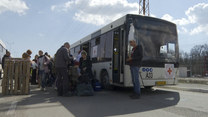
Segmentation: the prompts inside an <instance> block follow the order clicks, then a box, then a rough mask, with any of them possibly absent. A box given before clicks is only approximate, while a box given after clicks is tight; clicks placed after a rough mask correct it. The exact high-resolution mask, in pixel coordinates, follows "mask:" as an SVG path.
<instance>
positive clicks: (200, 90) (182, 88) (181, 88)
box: [157, 86, 208, 93]
mask: <svg viewBox="0 0 208 117" xmlns="http://www.w3.org/2000/svg"><path fill="white" fill-rule="evenodd" d="M157 88H161V89H172V90H180V91H189V92H197V93H208V90H204V89H189V88H184V87H173V86H172V87H171V86H163V87H157Z"/></svg>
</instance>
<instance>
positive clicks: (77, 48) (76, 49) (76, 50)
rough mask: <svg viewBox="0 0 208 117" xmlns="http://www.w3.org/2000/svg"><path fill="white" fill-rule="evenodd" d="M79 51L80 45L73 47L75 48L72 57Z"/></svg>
mask: <svg viewBox="0 0 208 117" xmlns="http://www.w3.org/2000/svg"><path fill="white" fill-rule="evenodd" d="M79 51H80V46H77V47H75V49H74V57H76V56H77V55H78V53H79Z"/></svg>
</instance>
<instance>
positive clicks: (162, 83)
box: [155, 81, 166, 86]
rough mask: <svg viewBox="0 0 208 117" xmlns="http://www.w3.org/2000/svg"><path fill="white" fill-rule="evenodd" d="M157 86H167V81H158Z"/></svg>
mask: <svg viewBox="0 0 208 117" xmlns="http://www.w3.org/2000/svg"><path fill="white" fill-rule="evenodd" d="M155 83H156V85H157V86H162V85H166V81H158V82H155Z"/></svg>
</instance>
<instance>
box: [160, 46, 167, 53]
mask: <svg viewBox="0 0 208 117" xmlns="http://www.w3.org/2000/svg"><path fill="white" fill-rule="evenodd" d="M167 52H168V48H167V45H163V46H160V54H166V53H167Z"/></svg>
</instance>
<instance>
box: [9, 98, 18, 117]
mask: <svg viewBox="0 0 208 117" xmlns="http://www.w3.org/2000/svg"><path fill="white" fill-rule="evenodd" d="M17 103H18V101H13V102H12V103H11V106H10V107H9V110H8V111H7V115H14V114H15V111H16V107H17Z"/></svg>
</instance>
